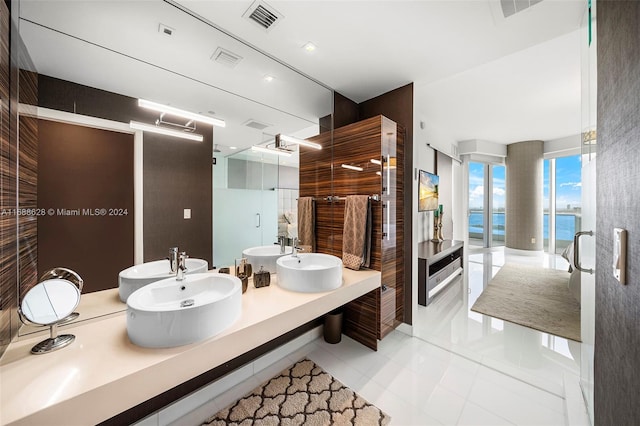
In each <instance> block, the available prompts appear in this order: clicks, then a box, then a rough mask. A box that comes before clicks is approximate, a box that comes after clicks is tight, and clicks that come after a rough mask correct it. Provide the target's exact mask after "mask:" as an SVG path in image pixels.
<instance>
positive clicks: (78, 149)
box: [21, 120, 134, 293]
mask: <svg viewBox="0 0 640 426" xmlns="http://www.w3.org/2000/svg"><path fill="white" fill-rule="evenodd" d="M21 152H22V150H21ZM38 156H39V160H40V161H39V170H38V207H39V208H40V209H43V210H46V211H47V212H48V213H47V214H46V215H43V216H40V217H38V229H37V231H38V276H40V275H42V273H43V272H44V271H46V270H48V269H50V268H54V267H57V266H63V267H68V268H70V269H73V270H74V271H76V272H77V273H78V274H80V276H81V277H82V278H83V280H84V283H85V284H84V289H83V292H84V293H90V292H93V291H99V290H105V289H109V288H114V287H117V286H118V273H119V272H120V271H121V270H123V269H125V268H127V267H129V266H131V265H132V264H133V250H134V241H133V235H134V229H133V226H134V208H133V135H131V134H126V133H118V132H111V131H107V130H100V129H94V128H90V127H84V126H76V125H72V124H65V123H58V122H54V121H47V120H40V122H39V143H38ZM21 192H22V191H21ZM76 209H79V210H76ZM85 209H86V211H85ZM96 209H104V210H103V213H105V214H101V213H100V212H97V213H96V211H95V210H96ZM51 211H55V214H51V213H50V212H51ZM67 213H70V214H67ZM21 239H22V236H21ZM21 269H22V268H21ZM26 284H27V283H26V282H22V283H21V285H22V288H23V289H24V290H26V288H25V286H26Z"/></svg>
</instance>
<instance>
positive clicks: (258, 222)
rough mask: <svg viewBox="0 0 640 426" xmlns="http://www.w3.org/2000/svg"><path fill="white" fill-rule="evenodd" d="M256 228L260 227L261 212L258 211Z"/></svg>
mask: <svg viewBox="0 0 640 426" xmlns="http://www.w3.org/2000/svg"><path fill="white" fill-rule="evenodd" d="M256 228H260V213H256Z"/></svg>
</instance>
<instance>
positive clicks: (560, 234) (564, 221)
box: [469, 211, 580, 241]
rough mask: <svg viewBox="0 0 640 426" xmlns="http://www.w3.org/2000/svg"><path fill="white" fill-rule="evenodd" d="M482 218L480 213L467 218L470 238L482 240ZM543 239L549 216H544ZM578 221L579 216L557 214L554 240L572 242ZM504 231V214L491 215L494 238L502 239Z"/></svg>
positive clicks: (546, 236)
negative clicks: (500, 237)
mask: <svg viewBox="0 0 640 426" xmlns="http://www.w3.org/2000/svg"><path fill="white" fill-rule="evenodd" d="M483 216H484V212H482V211H472V212H471V215H470V216H469V234H470V235H471V236H472V237H476V236H477V235H479V238H482V233H483V228H484V226H483V223H482V222H483ZM543 220H544V228H543V237H544V239H545V240H546V239H548V238H549V215H548V214H546V213H545V215H544V219H543ZM579 220H580V216H579V214H578V215H576V214H572V213H557V214H556V240H557V241H573V236H574V235H575V233H576V226H579V225H578V223H579V222H578V221H579ZM504 229H505V215H504V213H493V234H494V235H496V236H502V237H503V238H504Z"/></svg>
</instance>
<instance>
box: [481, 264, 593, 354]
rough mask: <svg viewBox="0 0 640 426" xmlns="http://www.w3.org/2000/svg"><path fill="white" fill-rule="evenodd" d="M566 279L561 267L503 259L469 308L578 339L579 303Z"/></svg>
mask: <svg viewBox="0 0 640 426" xmlns="http://www.w3.org/2000/svg"><path fill="white" fill-rule="evenodd" d="M568 282H569V273H568V272H565V271H559V270H556V269H545V268H540V267H533V266H525V265H518V264H511V263H507V264H505V265H504V266H503V267H502V268H501V269H500V270H499V271H498V273H497V274H496V275H495V277H493V279H492V280H491V281H490V282H489V285H488V286H487V288H485V290H484V291H483V292H482V294H481V295H480V297H478V300H476V303H474V304H473V306H472V307H471V310H472V311H475V312H479V313H481V314H485V315H488V316H490V317H494V318H499V319H502V320H505V321H509V322H513V323H516V324H520V325H523V326H525V327H530V328H533V329H536V330H539V331H542V332H545V333H549V334H553V335H555V336H560V337H564V338H567V339H571V340H575V341H577V342H580V341H582V340H581V338H580V305H579V304H578V302H577V300H576V299H574V298H573V296H572V295H571V293H569V289H568V287H567V284H568Z"/></svg>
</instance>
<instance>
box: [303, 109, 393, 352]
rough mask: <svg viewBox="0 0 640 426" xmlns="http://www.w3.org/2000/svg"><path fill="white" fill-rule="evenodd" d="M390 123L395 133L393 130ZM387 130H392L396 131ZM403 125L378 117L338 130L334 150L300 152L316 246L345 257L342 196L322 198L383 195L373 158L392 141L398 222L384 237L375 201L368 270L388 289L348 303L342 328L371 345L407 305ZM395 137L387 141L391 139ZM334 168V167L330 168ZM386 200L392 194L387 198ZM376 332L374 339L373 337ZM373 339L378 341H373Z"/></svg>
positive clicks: (326, 137) (323, 138) (381, 214)
mask: <svg viewBox="0 0 640 426" xmlns="http://www.w3.org/2000/svg"><path fill="white" fill-rule="evenodd" d="M389 126H392V127H391V129H392V130H394V132H389ZM387 133H394V135H393V136H389V135H387ZM404 136H405V130H404V128H403V127H402V126H397V127H396V124H395V123H393V122H392V121H391V120H389V119H387V118H385V117H383V116H376V117H372V118H370V119H367V120H363V121H360V122H357V123H353V124H349V125H347V126H344V127H341V128H339V129H335V130H334V131H333V143H332V144H331V145H330V146H331V149H330V150H329V149H326V148H325V149H323V150H322V151H313V152H312V151H311V150H306V149H303V150H301V154H300V196H313V197H316V198H317V199H318V201H317V202H316V238H317V251H319V252H322V253H328V254H333V255H335V256H338V257H341V256H342V232H343V226H344V201H342V200H341V201H338V202H333V203H328V202H326V201H323V200H320V199H321V198H323V197H326V196H328V195H334V196H339V197H346V196H348V195H355V194H359V195H365V194H366V195H372V194H380V195H382V194H383V188H382V178H381V175H379V174H376V172H382V166H381V165H379V164H374V163H372V162H371V160H372V159H375V160H380V159H381V157H382V145H383V140H385V139H383V138H387V139H386V141H387V142H388V143H390V144H391V145H392V149H391V151H392V152H391V151H390V155H392V156H393V157H396V163H397V164H396V168H395V169H391V174H392V175H393V179H392V181H393V183H392V185H393V188H392V192H391V194H392V198H391V199H390V200H389V201H390V205H389V208H390V209H391V214H390V219H391V221H392V222H394V223H395V225H396V226H394V227H390V228H389V231H390V239H389V240H384V241H383V223H384V219H385V218H384V215H385V214H386V212H385V209H384V208H383V203H382V202H376V201H373V202H372V214H373V229H372V247H371V265H370V269H374V270H378V271H381V272H382V283H383V284H384V285H385V287H386V288H388V290H387V291H386V292H385V293H384V296H382V295H381V293H380V290H376V292H375V294H374V293H372V294H370V295H367V296H363V297H362V298H360V299H357V300H355V301H353V302H351V303H349V304H348V305H346V307H345V322H344V325H343V327H344V333H345V334H346V335H348V336H349V337H352V338H353V339H355V340H357V341H359V342H361V343H363V344H365V345H367V346H369V347H372V348H374V347H376V346H377V341H376V339H379V338H383V337H384V336H386V335H387V334H388V333H389V332H390V331H392V330H393V329H394V328H395V327H397V326H398V325H399V324H400V322H401V321H402V318H403V315H404V310H403V308H404V307H403V305H404V266H403V264H404V262H403V256H404V251H403V250H402V245H403V240H402V238H403V237H404V235H403V231H402V226H403V225H404V217H403V211H404V200H403V197H404V191H403V190H402V185H401V184H402V182H403V178H404V173H403V167H402V165H403V161H404V156H403V150H402V145H403V143H404ZM389 137H392V138H395V141H394V140H389V139H388V138H389ZM312 140H313V141H314V142H318V143H321V144H323V146H324V147H326V146H328V145H329V144H330V143H331V139H330V137H329V135H328V134H322V135H320V136H316V137H314V138H312ZM342 164H349V165H353V166H358V167H361V168H362V169H363V171H354V170H349V169H345V168H342V167H341V165H342ZM332 167H333V168H332ZM387 199H388V197H387ZM373 335H375V337H376V339H374V338H373ZM374 343H375V344H374Z"/></svg>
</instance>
